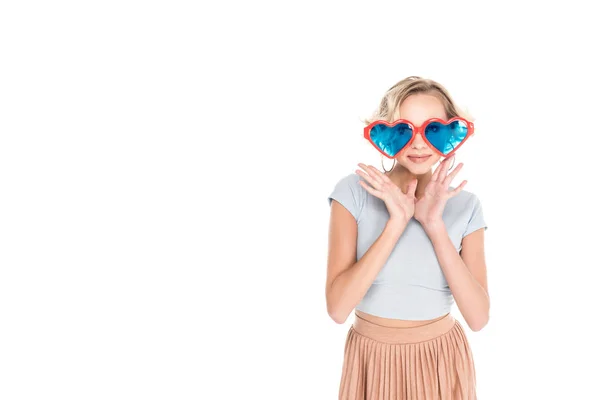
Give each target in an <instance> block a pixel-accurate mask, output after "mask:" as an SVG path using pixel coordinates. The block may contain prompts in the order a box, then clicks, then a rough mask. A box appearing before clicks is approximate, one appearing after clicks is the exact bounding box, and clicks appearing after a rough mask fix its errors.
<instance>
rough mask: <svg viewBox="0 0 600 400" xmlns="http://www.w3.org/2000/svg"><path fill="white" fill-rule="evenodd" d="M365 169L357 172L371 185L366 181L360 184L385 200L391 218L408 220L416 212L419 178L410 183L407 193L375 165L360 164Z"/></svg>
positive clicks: (403, 221)
mask: <svg viewBox="0 0 600 400" xmlns="http://www.w3.org/2000/svg"><path fill="white" fill-rule="evenodd" d="M358 166H359V167H361V168H362V169H364V170H365V172H363V171H361V170H358V169H357V170H356V173H357V174H358V175H360V176H361V177H363V178H364V179H365V180H366V181H367V182H369V183H370V184H371V186H372V187H371V186H369V185H367V184H366V183H365V182H364V181H362V180H361V181H359V183H360V185H361V186H362V187H364V188H365V189H366V191H367V192H369V193H371V194H372V195H373V196H375V197H377V198H379V199H381V200H383V202H384V203H385V206H386V207H387V210H388V213H389V214H390V220H397V221H401V222H402V223H406V222H408V220H410V219H411V218H412V217H413V215H414V213H415V190H416V189H417V180H416V179H414V180H413V181H412V182H411V183H410V184H409V185H408V190H407V192H406V193H404V192H402V190H400V188H399V187H398V186H396V184H395V183H393V182H392V181H391V180H390V178H388V177H387V176H386V175H384V174H383V173H382V172H381V171H379V170H377V169H376V168H375V167H373V166H371V165H369V166H367V165H365V164H362V163H359V164H358Z"/></svg>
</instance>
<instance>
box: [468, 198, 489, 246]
mask: <svg viewBox="0 0 600 400" xmlns="http://www.w3.org/2000/svg"><path fill="white" fill-rule="evenodd" d="M471 204H472V211H471V217H470V218H469V222H468V224H467V229H466V230H465V232H464V233H463V237H465V236H467V235H468V234H470V233H473V232H475V231H476V230H478V229H481V228H484V229H485V230H487V224H486V222H485V219H484V218H483V207H482V205H481V201H480V200H479V198H478V197H477V196H476V195H473V201H472V202H471Z"/></svg>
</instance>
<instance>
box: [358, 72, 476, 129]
mask: <svg viewBox="0 0 600 400" xmlns="http://www.w3.org/2000/svg"><path fill="white" fill-rule="evenodd" d="M416 93H423V94H429V95H432V96H436V97H437V98H438V99H440V100H441V102H442V104H443V105H444V109H445V110H446V118H447V119H450V118H454V117H462V118H465V119H467V120H468V121H471V122H473V117H472V116H471V115H470V114H469V113H468V112H467V111H466V110H462V109H461V108H459V107H458V106H457V105H456V103H455V102H454V100H453V99H452V96H450V93H449V92H448V90H446V88H445V87H444V86H442V85H441V84H440V83H438V82H436V81H434V80H432V79H425V78H421V77H420V76H409V77H408V78H405V79H402V80H401V81H400V82H398V83H396V84H395V85H394V86H392V87H391V88H389V89H388V91H387V92H386V93H385V95H384V96H383V99H381V103H380V104H379V107H378V108H377V110H376V111H375V112H374V113H373V114H372V116H371V117H370V118H368V119H365V120H364V121H363V122H364V123H365V125H369V124H370V123H371V122H373V121H376V120H384V121H387V122H393V121H395V120H397V119H399V115H398V114H399V111H400V104H402V102H403V101H404V100H405V99H406V98H407V97H408V96H410V95H412V94H416Z"/></svg>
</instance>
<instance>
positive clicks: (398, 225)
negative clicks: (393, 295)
mask: <svg viewBox="0 0 600 400" xmlns="http://www.w3.org/2000/svg"><path fill="white" fill-rule="evenodd" d="M407 223H408V221H406V222H405V221H402V222H394V221H388V223H387V224H386V226H385V228H384V229H383V232H382V233H381V235H379V237H378V238H377V239H376V240H375V242H373V244H372V245H371V247H370V248H369V249H368V250H367V251H366V252H365V254H364V255H363V256H362V257H361V258H360V260H358V261H357V262H356V263H355V264H354V265H353V266H351V267H350V268H348V269H346V270H345V271H344V272H342V273H341V274H340V275H338V277H337V278H336V279H335V280H334V281H333V283H332V284H331V288H330V302H331V305H332V307H331V311H330V314H331V316H332V318H333V319H334V320H335V321H336V322H337V323H339V324H342V323H344V322H345V321H346V319H347V318H348V315H350V313H351V312H352V310H353V309H354V308H355V307H356V306H357V305H358V303H360V301H361V300H362V298H363V297H364V295H365V294H366V293H367V291H368V290H369V287H370V286H371V284H372V283H373V281H374V280H375V278H376V277H377V274H378V273H379V271H380V270H381V268H383V266H384V265H385V263H386V261H387V260H388V258H389V256H390V254H391V253H392V250H393V249H394V246H395V245H396V243H397V242H398V239H399V238H400V236H401V235H402V232H404V229H405V228H406V225H407Z"/></svg>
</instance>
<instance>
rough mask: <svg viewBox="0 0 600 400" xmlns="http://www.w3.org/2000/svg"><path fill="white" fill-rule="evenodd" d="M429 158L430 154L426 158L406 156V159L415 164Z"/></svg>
mask: <svg viewBox="0 0 600 400" xmlns="http://www.w3.org/2000/svg"><path fill="white" fill-rule="evenodd" d="M429 157H431V154H429V155H427V156H407V158H408V159H409V160H410V161H412V162H414V163H417V164H420V163H422V162H425V161H427V160H428V159H429Z"/></svg>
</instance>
